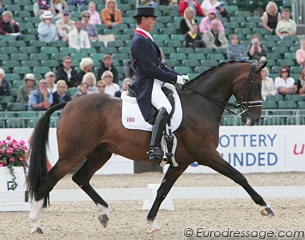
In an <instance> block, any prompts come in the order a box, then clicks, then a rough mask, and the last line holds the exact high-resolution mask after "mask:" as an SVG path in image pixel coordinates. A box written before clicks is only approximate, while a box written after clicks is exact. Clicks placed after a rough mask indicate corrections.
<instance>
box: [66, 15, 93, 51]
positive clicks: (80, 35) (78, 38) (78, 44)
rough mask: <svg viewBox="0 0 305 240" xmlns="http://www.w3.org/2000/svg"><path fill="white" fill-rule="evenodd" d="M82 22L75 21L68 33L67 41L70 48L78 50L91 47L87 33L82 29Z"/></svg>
mask: <svg viewBox="0 0 305 240" xmlns="http://www.w3.org/2000/svg"><path fill="white" fill-rule="evenodd" d="M82 27H83V23H82V21H81V20H77V21H76V22H75V28H74V29H72V31H71V32H69V34H68V42H69V47H70V48H75V49H77V50H80V49H81V48H91V44H90V40H89V35H88V33H87V32H86V31H84V30H82Z"/></svg>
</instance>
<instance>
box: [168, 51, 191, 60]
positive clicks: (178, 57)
mask: <svg viewBox="0 0 305 240" xmlns="http://www.w3.org/2000/svg"><path fill="white" fill-rule="evenodd" d="M169 58H170V59H176V60H178V61H181V62H182V60H185V59H187V56H186V54H185V53H171V54H170V55H169Z"/></svg>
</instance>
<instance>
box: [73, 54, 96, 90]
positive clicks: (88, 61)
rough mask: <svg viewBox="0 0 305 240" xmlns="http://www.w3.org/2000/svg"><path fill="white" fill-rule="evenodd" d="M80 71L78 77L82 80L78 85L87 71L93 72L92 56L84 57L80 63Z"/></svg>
mask: <svg viewBox="0 0 305 240" xmlns="http://www.w3.org/2000/svg"><path fill="white" fill-rule="evenodd" d="M79 68H80V72H79V73H78V76H77V79H78V81H80V82H79V83H78V84H77V85H79V84H80V83H81V82H82V80H83V77H84V75H85V74H86V73H88V72H92V69H93V61H92V58H89V57H87V58H82V60H81V62H80V63H79Z"/></svg>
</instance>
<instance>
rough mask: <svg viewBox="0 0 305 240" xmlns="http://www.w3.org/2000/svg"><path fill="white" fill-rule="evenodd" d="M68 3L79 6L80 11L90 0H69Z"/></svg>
mask: <svg viewBox="0 0 305 240" xmlns="http://www.w3.org/2000/svg"><path fill="white" fill-rule="evenodd" d="M67 3H68V5H74V6H75V7H77V11H80V9H81V7H82V6H83V5H87V4H88V3H89V0H68V1H67Z"/></svg>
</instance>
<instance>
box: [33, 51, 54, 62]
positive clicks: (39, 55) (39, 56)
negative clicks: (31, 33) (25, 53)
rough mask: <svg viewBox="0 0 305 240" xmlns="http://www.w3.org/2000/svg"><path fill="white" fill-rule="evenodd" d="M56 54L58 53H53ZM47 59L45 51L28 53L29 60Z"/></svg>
mask: <svg viewBox="0 0 305 240" xmlns="http://www.w3.org/2000/svg"><path fill="white" fill-rule="evenodd" d="M54 54H57V55H58V53H54ZM47 59H49V57H48V55H47V54H46V53H31V54H30V60H36V61H42V60H47Z"/></svg>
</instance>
